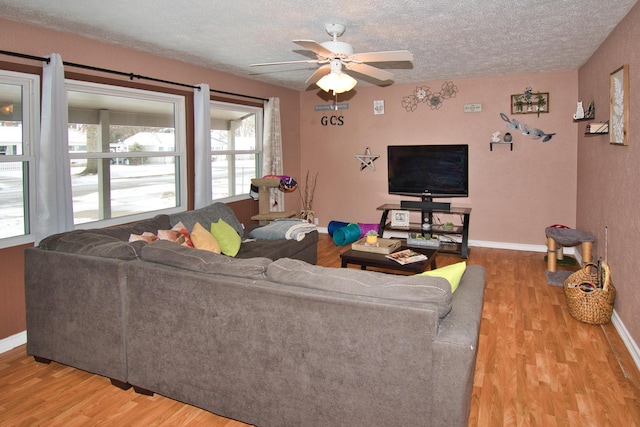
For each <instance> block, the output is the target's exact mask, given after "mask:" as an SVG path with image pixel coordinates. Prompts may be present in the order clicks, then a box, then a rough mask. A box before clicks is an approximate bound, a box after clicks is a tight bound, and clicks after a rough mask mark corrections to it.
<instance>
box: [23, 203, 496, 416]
mask: <svg viewBox="0 0 640 427" xmlns="http://www.w3.org/2000/svg"><path fill="white" fill-rule="evenodd" d="M220 208H221V207H220V206H218V207H217V209H220ZM222 211H226V210H225V209H222ZM228 213H229V212H225V215H226V214H228ZM197 215H205V216H207V217H210V216H211V215H210V212H209V213H205V212H198V211H193V212H191V213H184V214H179V215H178V216H175V217H172V218H169V219H167V218H163V217H156V218H154V219H153V220H147V221H141V222H139V223H136V224H132V225H130V226H127V227H128V228H127V227H124V226H122V227H115V228H112V229H107V228H105V229H101V230H99V231H97V230H94V231H93V232H88V231H84V232H70V233H71V234H69V233H64V234H62V235H56V236H52V237H51V238H49V239H45V240H44V241H43V242H42V243H41V245H40V246H41V247H37V248H29V249H27V250H26V252H25V257H26V258H25V269H26V273H25V274H26V276H25V279H26V281H25V285H26V297H27V334H28V340H27V352H28V353H29V354H31V355H34V356H35V357H36V358H37V359H38V360H40V361H47V360H55V361H57V362H60V363H63V364H67V365H70V366H74V367H77V368H79V369H83V370H87V371H90V372H94V373H97V374H100V375H104V376H107V377H109V378H111V379H112V381H113V382H114V384H116V385H120V386H127V385H133V386H134V387H136V389H137V390H139V391H145V390H146V391H150V392H155V393H159V394H162V395H165V396H167V397H170V398H173V399H176V400H179V401H182V402H185V403H189V404H192V405H195V406H198V407H201V408H204V409H206V410H208V411H211V412H214V413H216V414H219V415H222V416H225V417H228V418H233V419H237V420H240V421H243V422H245V423H249V424H254V425H258V426H342V425H344V426H347V425H348V426H360V425H362V426H397V425H402V426H466V425H467V419H468V414H469V406H470V400H471V389H472V383H473V375H474V367H475V357H476V352H477V343H478V334H479V325H480V316H481V310H482V300H483V291H484V269H483V268H482V267H479V266H468V267H467V269H466V271H465V274H464V276H463V277H462V280H461V283H460V285H459V287H458V289H457V290H456V292H455V293H453V294H452V293H451V288H450V286H449V284H448V282H447V281H446V280H444V279H441V278H435V277H427V276H413V277H407V276H396V275H390V274H384V273H376V272H370V271H361V270H356V269H338V268H328V267H320V266H316V265H313V264H314V263H315V260H316V256H317V255H315V251H316V250H317V238H318V236H317V232H315V231H314V232H312V233H309V234H308V235H307V236H306V237H305V238H304V239H302V241H300V242H297V241H287V242H275V243H274V242H253V243H257V244H261V243H266V245H265V247H264V248H263V249H258V248H257V247H255V248H250V247H247V248H242V249H241V250H240V253H239V254H238V257H236V258H230V257H226V256H224V255H218V254H214V253H211V252H206V251H200V250H197V249H192V248H187V247H184V246H180V245H177V244H175V243H172V242H167V241H156V242H153V243H150V244H140V243H137V242H133V243H131V244H129V246H131V245H133V244H134V243H135V245H134V246H135V247H134V248H128V249H127V250H131V251H134V252H135V254H136V255H135V257H134V258H133V259H129V258H126V257H122V256H121V257H119V258H118V257H117V256H115V257H114V254H117V253H119V252H118V250H121V249H122V248H119V249H116V246H123V245H121V244H118V242H116V241H111V240H110V239H109V238H106V237H104V238H103V239H102V240H104V241H103V242H102V243H101V244H95V241H94V243H92V244H86V243H87V242H88V241H91V239H92V238H93V239H96V235H97V236H108V237H114V235H118V233H121V234H119V236H120V237H122V235H124V234H128V233H131V232H136V231H139V230H142V229H151V230H152V229H153V228H154V227H161V226H167V224H166V221H167V220H168V221H169V222H170V223H173V224H175V223H176V222H177V221H183V222H184V223H185V225H186V221H190V220H192V219H193V218H189V217H190V216H197ZM202 218H203V217H200V219H198V221H200V220H201V219H202ZM230 221H232V220H230ZM232 222H233V221H232ZM74 233H75V235H73V236H72V234H74ZM314 233H315V234H314ZM88 234H93V236H87V235H88ZM116 239H117V237H116ZM307 239H308V240H307ZM77 241H81V242H83V243H84V244H83V245H81V244H78V243H77ZM305 241H306V242H305ZM296 244H297V245H301V246H298V247H297V249H298V251H297V252H295V253H289V254H285V252H286V251H285V249H284V247H283V246H278V245H288V248H289V249H288V250H289V251H290V252H292V251H294V250H293V249H291V248H292V246H291V245H296ZM102 245H107V247H100V246H102ZM243 245H244V243H243ZM276 246H278V248H279V249H280V252H279V254H285V255H284V256H282V257H280V256H274V255H273V254H275V253H276V252H271V254H272V255H271V256H270V257H268V256H266V255H267V254H268V253H269V247H270V248H271V250H272V251H276V249H274V248H275V247H276ZM312 248H313V249H312ZM243 251H244V254H245V255H248V254H251V256H247V257H240V255H241V254H243ZM254 251H255V252H254ZM312 252H313V255H312ZM253 255H258V256H253ZM295 258H298V259H295ZM309 261H311V262H309Z"/></svg>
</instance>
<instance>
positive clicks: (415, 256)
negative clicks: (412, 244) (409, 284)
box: [385, 249, 428, 265]
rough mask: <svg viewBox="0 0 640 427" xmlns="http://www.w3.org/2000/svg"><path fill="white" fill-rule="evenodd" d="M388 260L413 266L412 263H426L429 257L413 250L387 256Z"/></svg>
mask: <svg viewBox="0 0 640 427" xmlns="http://www.w3.org/2000/svg"><path fill="white" fill-rule="evenodd" d="M385 256H386V257H387V258H389V259H392V260H394V261H395V262H397V263H398V264H402V265H404V264H411V263H412V262H418V261H424V260H426V259H427V258H428V257H427V256H426V255H424V254H421V253H419V252H416V251H414V250H413V249H404V250H402V251H398V252H394V253H391V254H389V255H385Z"/></svg>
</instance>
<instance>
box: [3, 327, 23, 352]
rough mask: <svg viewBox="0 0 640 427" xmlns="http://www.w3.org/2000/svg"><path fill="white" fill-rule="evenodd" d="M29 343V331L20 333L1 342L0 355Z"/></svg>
mask: <svg viewBox="0 0 640 427" xmlns="http://www.w3.org/2000/svg"><path fill="white" fill-rule="evenodd" d="M26 343H27V331H22V332H18V333H17V334H15V335H11V336H10V337H7V338H3V339H1V340H0V354H2V353H5V352H7V351H9V350H12V349H14V348H16V347H20V346H21V345H22V344H26Z"/></svg>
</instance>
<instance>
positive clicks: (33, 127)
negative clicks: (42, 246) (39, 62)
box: [0, 70, 40, 248]
mask: <svg viewBox="0 0 640 427" xmlns="http://www.w3.org/2000/svg"><path fill="white" fill-rule="evenodd" d="M0 83H6V84H15V85H20V86H22V143H23V145H22V150H23V151H22V155H11V156H0V162H2V163H5V162H6V163H14V162H27V164H28V171H29V172H28V174H27V175H28V176H27V177H26V179H25V177H24V176H23V180H24V181H25V182H24V192H23V203H24V205H25V207H26V209H25V211H26V212H25V218H24V222H25V228H26V230H28V231H27V232H26V233H25V234H22V235H20V236H12V237H5V238H0V248H8V247H12V246H18V245H22V244H28V243H33V242H34V241H35V237H34V235H33V227H32V222H33V219H34V218H35V212H36V185H35V177H36V161H35V152H36V147H37V145H38V144H39V141H40V76H38V75H36V74H27V73H19V72H15V71H8V70H0ZM25 192H26V194H25ZM25 196H26V200H24V198H25Z"/></svg>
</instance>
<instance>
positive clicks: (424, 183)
mask: <svg viewBox="0 0 640 427" xmlns="http://www.w3.org/2000/svg"><path fill="white" fill-rule="evenodd" d="M387 160H388V172H389V194H399V195H404V196H416V197H422V198H423V199H431V198H442V197H468V196H469V146H468V145H466V144H457V145H390V146H388V147H387Z"/></svg>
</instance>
